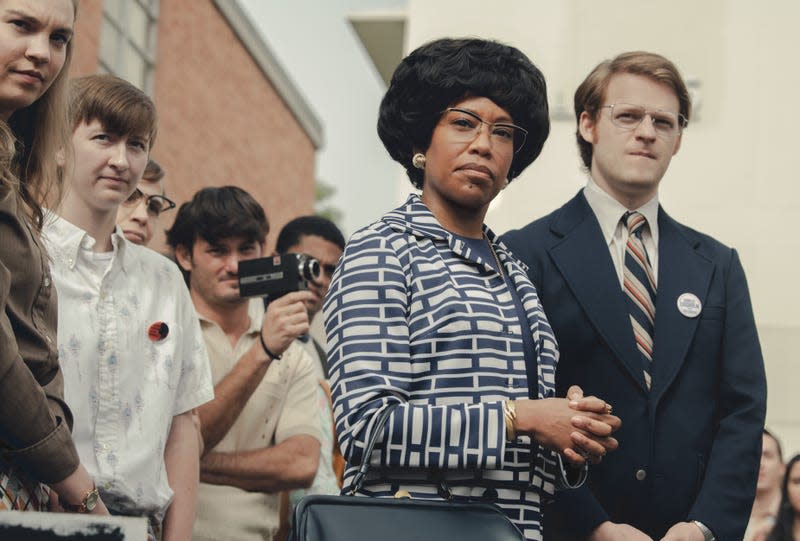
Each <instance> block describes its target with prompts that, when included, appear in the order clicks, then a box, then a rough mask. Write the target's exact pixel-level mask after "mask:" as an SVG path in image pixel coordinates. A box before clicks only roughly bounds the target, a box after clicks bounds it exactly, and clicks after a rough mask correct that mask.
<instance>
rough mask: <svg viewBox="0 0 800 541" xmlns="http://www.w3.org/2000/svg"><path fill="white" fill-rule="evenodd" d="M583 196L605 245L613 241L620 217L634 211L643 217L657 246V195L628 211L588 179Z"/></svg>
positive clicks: (590, 178)
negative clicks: (595, 220) (598, 226)
mask: <svg viewBox="0 0 800 541" xmlns="http://www.w3.org/2000/svg"><path fill="white" fill-rule="evenodd" d="M583 195H584V196H585V197H586V202H587V203H589V207H591V209H592V211H593V212H594V215H595V216H596V217H597V221H598V223H599V224H600V229H601V230H602V232H603V237H604V238H605V240H606V244H607V245H610V244H611V241H612V240H613V239H614V235H615V234H616V232H617V228H618V227H620V220H621V219H622V215H623V214H625V213H626V212H628V211H629V210H635V211H637V212H640V213H642V215H644V218H645V220H647V225H648V227H649V229H650V236H651V237H652V239H653V243H654V244H655V245H656V246H658V194H656V196H655V197H653V198H652V199H651V200H650V201H648V202H647V203H645V204H644V205H642V206H641V207H639V208H637V209H628V208H626V207H625V205H623V204H621V203H620V202H619V201H617V200H616V199H614V198H613V197H611V196H610V195H609V194H608V193H606V192H605V191H603V189H602V188H600V186H598V185H597V183H596V182H595V181H594V180H593V179H592V177H589V180H588V181H587V183H586V187H585V188H584V189H583Z"/></svg>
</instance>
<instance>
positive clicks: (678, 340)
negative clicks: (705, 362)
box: [651, 208, 714, 401]
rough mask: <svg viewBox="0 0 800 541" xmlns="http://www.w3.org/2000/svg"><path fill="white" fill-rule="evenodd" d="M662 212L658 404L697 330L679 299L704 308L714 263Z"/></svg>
mask: <svg viewBox="0 0 800 541" xmlns="http://www.w3.org/2000/svg"><path fill="white" fill-rule="evenodd" d="M679 227H680V226H679V225H678V223H677V222H675V221H674V220H673V219H672V218H670V217H669V216H668V215H667V214H666V213H665V212H664V210H663V209H661V208H659V212H658V231H659V241H658V293H657V296H656V324H655V336H654V338H653V341H654V344H653V345H654V351H653V389H652V391H651V392H652V394H653V399H654V400H656V401H657V400H658V399H659V398H660V397H661V395H662V394H663V393H664V391H665V390H666V389H667V388H668V387H669V386H670V384H671V383H672V381H673V380H674V379H675V375H676V374H677V373H678V370H679V369H680V367H681V365H682V364H683V361H684V359H685V358H686V353H687V351H688V349H689V345H690V344H691V342H692V338H693V337H694V333H695V330H696V329H697V321H698V318H688V317H686V316H684V315H682V314H681V313H680V311H679V310H678V305H677V302H678V297H679V296H680V295H682V294H683V293H693V294H694V295H696V296H697V297H698V298H699V299H700V302H701V303H702V305H703V306H704V307H705V305H706V298H707V296H708V288H709V285H710V283H711V278H712V275H713V273H714V265H713V263H712V262H711V261H710V260H709V259H707V258H705V257H704V256H702V255H700V254H699V253H698V252H697V250H696V249H695V248H696V246H697V244H698V241H696V240H690V239H689V238H687V236H684V234H683V233H682V232H681V230H680V229H679Z"/></svg>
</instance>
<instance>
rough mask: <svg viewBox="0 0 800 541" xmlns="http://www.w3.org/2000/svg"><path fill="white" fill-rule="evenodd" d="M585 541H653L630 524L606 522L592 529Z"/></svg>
mask: <svg viewBox="0 0 800 541" xmlns="http://www.w3.org/2000/svg"><path fill="white" fill-rule="evenodd" d="M587 541H653V538H652V537H650V536H649V535H647V534H646V533H644V532H642V531H641V530H638V529H636V528H634V527H633V526H631V525H630V524H616V523H614V522H609V521H606V522H603V523H602V524H601V525H600V526H598V527H597V528H595V529H594V531H593V532H592V533H591V535H590V536H589V537H588V539H587Z"/></svg>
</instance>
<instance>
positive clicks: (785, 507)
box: [767, 455, 800, 541]
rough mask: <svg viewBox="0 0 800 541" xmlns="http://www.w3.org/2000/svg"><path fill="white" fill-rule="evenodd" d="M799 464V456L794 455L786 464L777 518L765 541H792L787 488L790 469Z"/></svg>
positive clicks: (792, 515)
mask: <svg viewBox="0 0 800 541" xmlns="http://www.w3.org/2000/svg"><path fill="white" fill-rule="evenodd" d="M798 462H800V455H795V456H793V457H792V459H791V460H790V461H789V463H788V464H786V471H785V473H784V474H783V483H782V484H781V506H780V507H779V508H778V516H777V518H776V519H775V527H774V528H773V529H772V531H771V532H770V533H769V536H768V537H767V541H793V540H794V537H793V535H792V528H793V527H794V518H795V511H794V509H793V508H792V504H791V502H790V501H789V494H788V487H789V474H790V473H791V472H792V468H793V467H795V465H796V464H797V463H798Z"/></svg>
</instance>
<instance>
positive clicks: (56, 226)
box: [45, 210, 128, 273]
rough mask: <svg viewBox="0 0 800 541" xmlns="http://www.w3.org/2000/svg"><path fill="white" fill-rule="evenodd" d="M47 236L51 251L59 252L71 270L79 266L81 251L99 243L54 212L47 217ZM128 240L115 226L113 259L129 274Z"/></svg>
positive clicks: (112, 235)
mask: <svg viewBox="0 0 800 541" xmlns="http://www.w3.org/2000/svg"><path fill="white" fill-rule="evenodd" d="M45 230H46V234H47V235H48V236H49V237H50V238H51V241H53V242H51V246H52V247H53V248H51V250H54V251H57V252H58V253H59V254H60V255H61V256H62V259H63V260H64V263H65V264H66V265H67V267H69V269H70V270H73V269H74V268H75V265H77V264H78V258H79V257H80V251H81V250H91V249H92V247H93V246H94V245H95V243H96V242H97V241H96V240H95V239H94V237H92V236H91V235H89V233H87V232H86V231H84V230H83V229H81V228H80V227H78V226H77V225H75V224H73V223H71V222H68V221H67V220H65V219H64V218H62V217H61V216H59V215H57V214H56V213H55V212H53V211H52V210H48V211H46V215H45ZM127 245H128V240H127V239H126V238H125V235H124V234H123V233H122V229H120V228H119V226H114V232H113V233H112V234H111V250H112V253H113V256H112V257H113V259H114V260H115V261H118V262H119V265H120V267H121V268H122V271H123V272H125V273H127V272H128V263H127V256H126V254H127V251H128V247H127Z"/></svg>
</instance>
